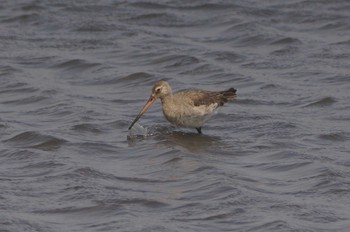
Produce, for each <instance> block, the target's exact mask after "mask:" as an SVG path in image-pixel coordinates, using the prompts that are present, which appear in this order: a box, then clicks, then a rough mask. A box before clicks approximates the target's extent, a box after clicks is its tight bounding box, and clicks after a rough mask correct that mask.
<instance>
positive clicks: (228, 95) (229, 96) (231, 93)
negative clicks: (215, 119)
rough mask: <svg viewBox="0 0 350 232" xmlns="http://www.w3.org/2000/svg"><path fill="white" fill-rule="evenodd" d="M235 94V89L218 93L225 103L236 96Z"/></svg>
mask: <svg viewBox="0 0 350 232" xmlns="http://www.w3.org/2000/svg"><path fill="white" fill-rule="evenodd" d="M236 92H237V90H236V89H235V88H230V89H228V90H225V91H221V92H220V93H221V94H222V96H223V97H224V98H225V99H226V101H227V100H233V99H234V98H235V97H236V96H237V94H236Z"/></svg>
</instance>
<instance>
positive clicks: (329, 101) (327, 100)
mask: <svg viewBox="0 0 350 232" xmlns="http://www.w3.org/2000/svg"><path fill="white" fill-rule="evenodd" d="M336 102H337V100H336V99H334V98H333V97H324V98H322V99H320V100H317V101H315V102H312V103H310V104H307V105H306V106H304V107H326V106H331V105H333V104H334V103H336Z"/></svg>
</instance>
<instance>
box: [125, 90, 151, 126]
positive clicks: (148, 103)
mask: <svg viewBox="0 0 350 232" xmlns="http://www.w3.org/2000/svg"><path fill="white" fill-rule="evenodd" d="M155 100H157V98H155V97H153V96H152V95H151V96H150V98H149V99H148V101H147V103H146V104H145V105H144V106H143V108H142V110H141V111H140V113H139V114H138V115H137V116H136V118H135V120H134V121H133V122H132V123H131V125H130V127H129V130H130V129H131V128H132V127H133V126H134V124H135V123H136V122H137V121H138V120H139V119H140V118H141V116H142V115H143V114H144V113H145V112H146V111H147V110H148V108H149V107H150V106H151V105H152V104H153V102H155Z"/></svg>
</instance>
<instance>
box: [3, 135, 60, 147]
mask: <svg viewBox="0 0 350 232" xmlns="http://www.w3.org/2000/svg"><path fill="white" fill-rule="evenodd" d="M4 142H5V143H8V144H12V145H15V146H16V147H27V148H35V149H39V150H44V151H52V150H56V149H58V148H60V147H61V146H62V144H64V143H65V142H66V141H65V140H64V139H59V138H56V137H54V136H51V135H42V134H40V133H38V132H34V131H27V132H23V133H20V134H18V135H15V136H13V137H12V138H10V139H7V140H5V141H4Z"/></svg>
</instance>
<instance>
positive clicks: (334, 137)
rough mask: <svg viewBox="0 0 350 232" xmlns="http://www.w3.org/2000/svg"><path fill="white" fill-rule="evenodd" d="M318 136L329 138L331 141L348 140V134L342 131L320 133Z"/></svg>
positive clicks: (349, 136)
mask: <svg viewBox="0 0 350 232" xmlns="http://www.w3.org/2000/svg"><path fill="white" fill-rule="evenodd" d="M318 137H319V138H320V139H324V140H329V141H333V142H345V141H348V140H349V138H350V135H348V134H346V133H344V132H339V133H329V134H321V135H319V136H318Z"/></svg>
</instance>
